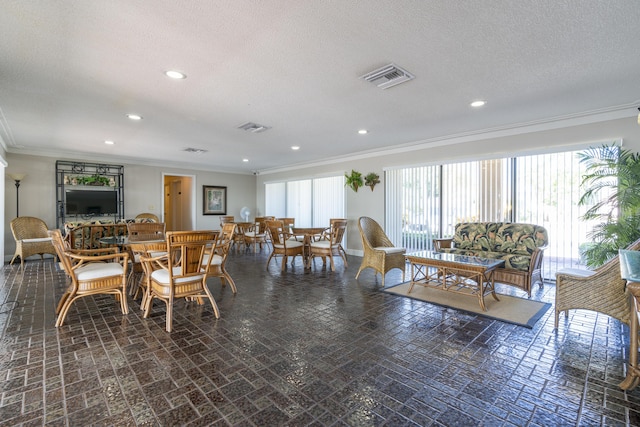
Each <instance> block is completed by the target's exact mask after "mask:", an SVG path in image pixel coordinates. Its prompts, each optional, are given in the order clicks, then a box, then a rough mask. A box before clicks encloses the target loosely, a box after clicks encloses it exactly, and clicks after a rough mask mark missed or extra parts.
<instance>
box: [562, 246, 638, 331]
mask: <svg viewBox="0 0 640 427" xmlns="http://www.w3.org/2000/svg"><path fill="white" fill-rule="evenodd" d="M627 249H629V250H633V251H637V250H640V239H638V240H636V241H635V242H633V243H632V244H631V245H629V247H628V248H627ZM625 286H626V280H624V279H623V278H622V277H621V275H620V259H619V257H618V256H616V257H614V258H612V259H610V260H609V261H607V262H606V263H605V264H603V265H602V266H600V267H598V268H597V269H596V270H580V269H573V268H569V269H563V270H560V271H558V272H557V273H556V308H555V310H556V313H555V323H554V327H555V328H557V327H558V320H559V317H560V313H561V312H563V311H564V312H565V313H564V314H565V318H567V317H568V316H569V312H568V310H572V309H582V310H592V311H597V312H599V313H602V314H606V315H607V316H611V317H613V318H615V319H618V320H619V321H621V322H623V323H626V324H627V325H628V324H629V322H630V319H631V311H630V308H629V302H628V299H627V295H626V294H625Z"/></svg>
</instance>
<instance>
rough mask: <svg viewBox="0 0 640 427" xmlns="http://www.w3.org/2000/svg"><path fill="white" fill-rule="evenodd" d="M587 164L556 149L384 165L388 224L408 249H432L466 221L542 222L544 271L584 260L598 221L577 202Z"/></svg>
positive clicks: (394, 238)
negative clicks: (585, 217) (546, 238)
mask: <svg viewBox="0 0 640 427" xmlns="http://www.w3.org/2000/svg"><path fill="white" fill-rule="evenodd" d="M583 174H584V166H583V165H582V164H581V163H580V162H579V159H578V156H577V152H575V151H572V152H562V153H551V154H542V155H533V156H523V157H515V158H505V159H493V160H482V161H473V162H464V163H454V164H446V165H434V166H422V167H412V168H402V169H391V170H387V171H385V178H386V179H385V183H386V203H387V206H386V223H385V226H386V230H387V233H388V234H389V237H390V238H391V240H392V241H393V242H394V243H395V244H398V245H402V246H404V247H406V248H407V249H408V250H409V251H413V250H421V249H430V248H431V238H432V237H449V236H451V235H452V234H453V231H454V227H455V224H456V223H458V222H464V221H496V222H498V221H512V222H528V223H533V224H538V225H542V226H544V227H545V228H546V229H547V231H548V233H549V247H548V248H547V249H546V250H545V252H544V266H543V274H544V276H545V278H547V279H554V278H555V272H556V271H557V270H558V269H560V268H565V267H576V266H581V265H582V260H581V259H580V248H581V245H583V244H584V243H586V242H588V241H589V239H588V238H587V234H588V232H589V231H590V230H591V228H592V227H593V225H594V224H591V223H587V222H585V221H583V220H582V219H581V217H582V215H583V214H584V211H585V208H584V207H579V206H578V199H579V197H580V182H581V178H582V175H583Z"/></svg>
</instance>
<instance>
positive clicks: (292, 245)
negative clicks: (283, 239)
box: [273, 240, 304, 249]
mask: <svg viewBox="0 0 640 427" xmlns="http://www.w3.org/2000/svg"><path fill="white" fill-rule="evenodd" d="M300 246H304V243H302V242H298V241H297V240H287V249H289V248H299V247H300ZM273 247H274V248H278V249H283V248H284V245H283V244H280V243H277V244H276V243H274V245H273Z"/></svg>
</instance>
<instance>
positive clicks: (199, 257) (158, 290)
mask: <svg viewBox="0 0 640 427" xmlns="http://www.w3.org/2000/svg"><path fill="white" fill-rule="evenodd" d="M218 234H219V233H218V232H217V231H168V232H167V250H168V254H167V255H163V256H159V257H151V258H148V257H145V256H141V257H140V261H141V262H142V263H147V264H146V267H145V271H146V272H148V273H149V274H150V276H149V277H148V295H147V297H146V298H145V305H146V306H145V310H144V316H143V317H144V318H148V317H149V314H150V313H151V306H152V305H153V304H152V302H153V299H154V298H158V299H160V300H162V301H164V303H165V304H166V306H167V314H166V321H165V323H166V325H165V329H166V331H167V332H171V331H172V329H173V303H174V301H175V300H176V299H177V298H186V299H190V300H197V301H198V302H201V301H202V300H203V299H204V298H208V299H209V301H210V302H211V306H212V307H213V313H214V315H215V317H216V319H218V318H219V317H220V311H219V310H218V305H217V304H216V301H215V300H214V299H213V295H211V291H209V288H208V287H207V272H208V270H209V265H210V263H211V259H212V258H213V257H205V253H206V251H207V250H211V251H215V244H216V240H217V237H218ZM203 261H204V262H203Z"/></svg>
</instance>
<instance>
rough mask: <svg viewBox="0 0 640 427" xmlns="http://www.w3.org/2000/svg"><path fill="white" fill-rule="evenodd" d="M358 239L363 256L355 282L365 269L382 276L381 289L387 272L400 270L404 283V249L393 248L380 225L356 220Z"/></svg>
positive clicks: (368, 220) (365, 220) (366, 218)
mask: <svg viewBox="0 0 640 427" xmlns="http://www.w3.org/2000/svg"><path fill="white" fill-rule="evenodd" d="M358 228H359V229H360V237H361V238H362V248H363V249H364V255H363V257H362V264H360V269H359V270H358V274H356V280H357V279H358V276H360V273H361V272H362V270H364V269H365V268H373V269H374V270H375V271H376V272H377V273H380V274H381V275H382V287H384V276H385V274H387V272H388V271H389V270H392V269H394V268H399V269H400V270H402V281H403V282H404V270H405V257H404V254H405V252H406V251H407V250H406V249H405V248H399V247H395V246H394V245H393V243H392V242H391V240H389V238H388V237H387V235H386V234H385V232H384V230H383V229H382V227H380V224H378V223H377V222H376V221H374V220H373V219H371V218H369V217H366V216H363V217H360V219H359V220H358Z"/></svg>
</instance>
